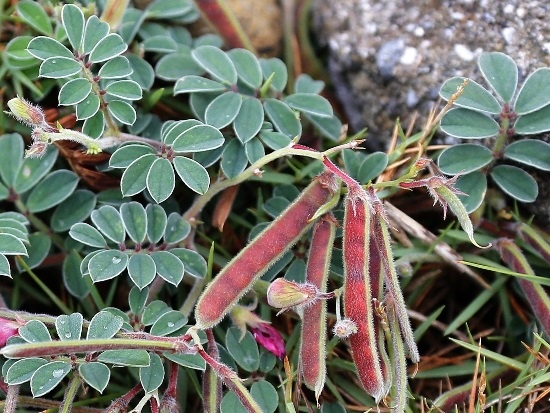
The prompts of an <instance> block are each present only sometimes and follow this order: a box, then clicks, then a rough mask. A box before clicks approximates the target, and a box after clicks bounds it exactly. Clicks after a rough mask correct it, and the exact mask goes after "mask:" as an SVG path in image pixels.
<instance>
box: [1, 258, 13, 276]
mask: <svg viewBox="0 0 550 413" xmlns="http://www.w3.org/2000/svg"><path fill="white" fill-rule="evenodd" d="M0 275H5V276H6V277H9V278H11V268H10V262H9V261H8V259H7V258H6V256H5V255H2V254H0Z"/></svg>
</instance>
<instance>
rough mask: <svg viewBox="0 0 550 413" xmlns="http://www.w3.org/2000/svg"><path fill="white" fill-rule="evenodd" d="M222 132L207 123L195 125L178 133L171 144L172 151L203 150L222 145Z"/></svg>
mask: <svg viewBox="0 0 550 413" xmlns="http://www.w3.org/2000/svg"><path fill="white" fill-rule="evenodd" d="M223 143H224V138H223V135H222V133H221V132H220V131H219V130H218V129H216V128H214V127H212V126H209V125H197V126H193V127H191V128H189V129H188V130H186V131H185V132H183V133H182V134H180V135H179V136H178V137H177V138H176V139H175V140H174V143H173V144H172V149H173V150H174V152H204V151H209V150H211V149H216V148H218V147H220V146H222V145H223Z"/></svg>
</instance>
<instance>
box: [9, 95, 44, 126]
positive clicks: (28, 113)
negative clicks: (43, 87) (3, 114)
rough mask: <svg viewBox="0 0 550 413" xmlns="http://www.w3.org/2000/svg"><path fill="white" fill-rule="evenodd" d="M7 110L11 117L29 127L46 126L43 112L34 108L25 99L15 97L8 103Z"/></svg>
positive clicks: (36, 107)
mask: <svg viewBox="0 0 550 413" xmlns="http://www.w3.org/2000/svg"><path fill="white" fill-rule="evenodd" d="M8 108H9V109H10V111H11V112H7V113H10V114H11V115H13V117H15V118H16V119H17V120H18V121H20V122H22V123H25V124H27V125H29V126H38V125H44V124H46V118H45V116H44V112H42V109H40V108H39V107H38V106H34V105H32V104H31V103H29V102H27V101H26V100H25V99H22V98H20V97H16V98H13V99H10V100H9V101H8Z"/></svg>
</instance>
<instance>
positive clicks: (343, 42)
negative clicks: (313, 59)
mask: <svg viewBox="0 0 550 413" xmlns="http://www.w3.org/2000/svg"><path fill="white" fill-rule="evenodd" d="M312 10H313V20H314V25H313V26H314V27H315V33H316V37H317V39H318V40H319V42H320V43H321V44H322V45H324V46H326V48H327V49H328V55H329V59H328V65H329V68H330V72H331V77H332V79H333V82H334V84H335V87H336V89H337V94H338V96H339V98H340V100H341V101H342V104H343V105H344V108H345V110H346V113H347V115H348V118H349V122H350V126H351V127H352V129H354V130H359V129H361V128H363V127H365V126H367V127H368V128H369V131H370V134H369V141H370V142H371V145H372V146H373V147H379V148H380V147H383V146H384V143H385V142H387V139H388V137H389V136H390V133H391V131H392V127H393V125H394V122H395V119H396V118H397V117H399V118H400V119H401V120H402V122H403V123H404V125H405V126H407V124H408V120H409V119H410V118H411V115H412V113H413V112H414V111H418V112H419V115H420V116H419V118H418V128H417V129H419V128H420V127H421V126H422V124H423V121H424V120H425V119H426V115H427V114H428V112H429V110H430V108H431V107H432V106H433V105H434V104H435V102H436V101H437V99H438V91H439V88H440V86H441V84H442V83H443V82H444V81H445V80H446V79H448V78H450V77H452V76H466V77H472V78H474V79H476V80H478V81H480V82H481V83H482V84H483V80H481V76H480V75H479V73H478V71H477V67H476V58H477V56H478V55H479V54H480V53H481V52H483V51H502V52H504V53H506V54H508V55H510V56H511V57H512V58H513V59H514V60H515V61H516V62H517V64H518V67H519V69H520V80H521V79H522V78H523V77H524V76H525V75H526V74H529V73H530V72H531V71H533V70H534V69H536V68H538V67H542V66H548V65H550V19H549V16H550V2H549V1H548V0H538V1H537V0H534V1H525V0H502V1H499V0H481V1H474V0H439V1H437V0H431V1H425V0H389V1H372V0H345V1H334V0H315V3H314V7H312Z"/></svg>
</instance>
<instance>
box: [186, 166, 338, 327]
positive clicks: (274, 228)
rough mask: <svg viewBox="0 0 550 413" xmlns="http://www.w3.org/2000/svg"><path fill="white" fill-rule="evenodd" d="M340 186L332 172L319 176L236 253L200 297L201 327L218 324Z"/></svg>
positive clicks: (197, 312) (197, 311) (197, 313)
mask: <svg viewBox="0 0 550 413" xmlns="http://www.w3.org/2000/svg"><path fill="white" fill-rule="evenodd" d="M337 188H338V183H337V181H336V178H335V177H334V175H333V174H332V173H330V172H325V173H323V174H321V175H319V176H318V177H316V178H315V179H314V180H313V182H312V183H311V184H310V185H309V186H308V187H307V188H306V189H304V191H303V192H302V193H301V194H300V196H299V197H298V198H297V199H296V200H294V202H292V204H290V205H289V207H288V208H287V209H286V210H285V211H283V213H282V214H281V215H279V216H278V217H277V218H276V219H275V220H274V221H273V222H271V224H269V225H268V226H267V227H266V228H265V229H264V230H263V231H262V232H261V233H260V234H259V235H258V236H257V237H256V238H255V239H254V240H252V242H250V243H249V244H248V245H247V246H246V247H245V248H244V249H243V250H242V251H241V252H240V253H239V254H238V255H237V256H235V257H234V258H233V259H232V260H231V261H230V262H229V263H228V264H227V265H226V266H225V267H224V268H223V269H222V270H221V272H220V273H219V274H218V276H217V277H216V278H214V280H212V281H211V282H210V284H209V285H208V286H207V287H206V289H205V290H204V292H203V293H202V295H201V297H200V298H199V301H198V303H197V306H196V308H195V318H196V326H197V328H199V329H206V328H210V327H213V326H214V325H216V324H218V323H219V322H220V321H221V320H222V318H223V317H224V316H225V315H226V314H227V313H228V312H229V311H230V310H231V308H232V307H233V306H234V305H235V304H237V302H238V301H239V299H240V298H241V297H242V296H243V295H244V294H245V293H246V292H247V291H248V290H250V288H252V285H253V284H254V283H255V282H256V280H257V279H258V278H259V277H261V275H262V274H263V273H265V272H266V271H267V269H268V268H269V267H270V266H271V265H272V264H273V263H274V262H276V261H277V260H278V259H279V258H280V257H281V256H282V255H283V254H284V253H285V252H286V251H287V250H288V249H290V248H291V247H292V246H293V245H294V244H295V243H296V241H298V239H299V238H300V237H301V236H302V235H303V234H304V233H305V232H306V231H307V230H308V229H309V228H310V227H311V225H313V222H310V219H311V218H312V217H313V216H314V215H315V213H316V212H317V210H318V209H319V208H320V207H321V206H322V205H323V204H325V203H326V202H327V201H329V200H330V198H331V197H332V196H333V195H334V193H335V191H336V190H337Z"/></svg>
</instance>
